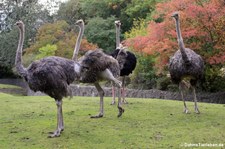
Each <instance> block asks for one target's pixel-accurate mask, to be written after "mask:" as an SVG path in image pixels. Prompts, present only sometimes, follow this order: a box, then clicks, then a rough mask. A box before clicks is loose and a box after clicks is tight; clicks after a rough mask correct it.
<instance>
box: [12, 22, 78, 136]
mask: <svg viewBox="0 0 225 149" xmlns="http://www.w3.org/2000/svg"><path fill="white" fill-rule="evenodd" d="M16 25H17V26H18V28H19V31H20V36H19V43H18V48H17V52H16V58H15V65H16V70H17V72H18V74H19V75H20V76H22V77H23V78H24V80H25V81H26V82H27V83H28V85H29V87H30V89H32V90H33V91H35V92H36V91H41V92H44V93H46V94H47V95H49V96H50V97H52V98H54V99H55V102H56V105H57V127H56V130H55V131H54V132H52V133H51V134H50V135H49V137H58V136H60V134H61V132H62V131H63V130H64V123H63V114H62V98H63V97H67V96H68V95H71V91H70V89H69V84H70V83H72V82H73V81H74V80H75V78H77V77H78V73H79V72H78V69H76V68H79V64H78V63H76V62H74V61H73V60H68V59H65V58H61V57H56V56H51V57H46V58H43V59H41V60H38V61H34V62H33V63H31V64H30V65H29V66H28V67H27V68H24V66H23V65H22V49H23V42H24V34H25V30H24V24H23V22H22V21H18V22H16Z"/></svg>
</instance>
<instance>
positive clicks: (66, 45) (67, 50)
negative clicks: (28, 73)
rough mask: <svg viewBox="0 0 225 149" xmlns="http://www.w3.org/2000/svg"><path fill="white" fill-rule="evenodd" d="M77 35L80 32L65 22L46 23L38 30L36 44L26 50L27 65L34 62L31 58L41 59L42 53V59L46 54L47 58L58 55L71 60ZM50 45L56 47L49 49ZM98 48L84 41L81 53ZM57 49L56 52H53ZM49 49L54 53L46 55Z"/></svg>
mask: <svg viewBox="0 0 225 149" xmlns="http://www.w3.org/2000/svg"><path fill="white" fill-rule="evenodd" d="M77 33H78V32H75V31H74V30H72V29H71V27H70V26H69V25H68V24H67V23H66V22H65V21H56V22H54V23H46V24H45V25H42V26H41V27H40V28H39V29H38V32H37V35H36V38H35V42H33V43H31V46H30V47H29V48H26V49H25V51H26V53H25V55H24V62H25V64H27V65H28V64H30V63H31V62H32V61H33V59H31V57H32V58H36V57H39V56H40V54H41V53H42V54H41V55H42V56H41V57H43V54H44V55H46V56H50V55H56V56H61V57H65V58H68V59H71V58H72V55H73V50H74V46H75V42H76V38H77ZM48 45H54V47H52V46H50V47H49V46H48ZM96 47H97V46H96V45H94V44H91V43H89V42H87V40H86V39H83V40H82V43H81V48H80V51H81V53H82V51H87V50H94V49H96ZM42 48H44V51H42V52H41V51H40V49H42ZM55 48H56V50H53V49H55ZM47 49H51V50H53V51H54V52H53V51H52V52H50V53H48V54H46V53H45V51H46V50H47ZM40 52H41V53H40ZM46 52H47V51H46Z"/></svg>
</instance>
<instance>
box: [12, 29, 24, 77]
mask: <svg viewBox="0 0 225 149" xmlns="http://www.w3.org/2000/svg"><path fill="white" fill-rule="evenodd" d="M19 30H20V37H19V42H18V47H17V50H16V58H15V65H16V70H17V72H18V73H19V75H21V76H23V77H24V76H26V74H27V70H26V69H25V68H24V66H23V65H22V49H23V42H24V26H23V27H21V28H19Z"/></svg>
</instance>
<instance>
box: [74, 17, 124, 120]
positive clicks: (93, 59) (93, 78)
mask: <svg viewBox="0 0 225 149" xmlns="http://www.w3.org/2000/svg"><path fill="white" fill-rule="evenodd" d="M76 25H77V26H78V27H79V29H80V31H79V35H78V37H77V41H76V45H75V48H74V54H73V57H72V59H73V60H74V61H77V55H78V51H79V49H80V43H81V39H82V36H83V32H84V22H83V20H78V21H77V22H76ZM78 63H79V64H80V67H81V68H80V74H79V77H78V78H79V79H78V81H79V82H82V83H93V84H94V85H95V87H96V89H97V91H98V93H99V95H100V112H99V114H98V115H96V116H91V118H100V117H103V115H104V108H103V97H104V90H103V89H102V88H101V86H100V84H99V82H100V81H101V80H109V81H112V82H113V84H114V85H116V86H118V87H119V88H120V87H121V84H122V83H121V82H120V81H119V80H117V79H115V77H118V76H119V74H120V67H119V64H118V61H117V60H116V59H114V58H113V57H112V56H109V55H106V54H105V53H103V52H102V50H101V49H97V50H94V51H88V52H86V53H85V55H84V56H82V57H81V58H80V59H79V60H78ZM120 100H121V98H120V95H119V98H118V106H117V107H118V110H119V114H118V117H120V116H121V115H122V113H123V112H124V109H123V108H122V106H121V104H120V103H121V102H120Z"/></svg>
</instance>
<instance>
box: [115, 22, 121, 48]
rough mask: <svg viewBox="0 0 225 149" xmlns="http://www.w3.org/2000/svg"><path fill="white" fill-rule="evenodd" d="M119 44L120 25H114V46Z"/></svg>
mask: <svg viewBox="0 0 225 149" xmlns="http://www.w3.org/2000/svg"><path fill="white" fill-rule="evenodd" d="M119 45H120V25H116V48H118V47H119Z"/></svg>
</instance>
